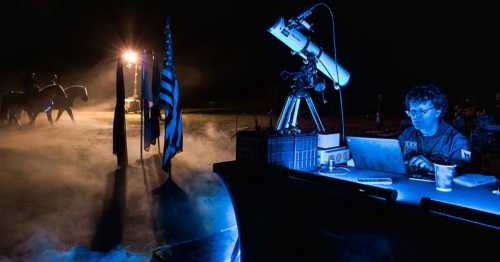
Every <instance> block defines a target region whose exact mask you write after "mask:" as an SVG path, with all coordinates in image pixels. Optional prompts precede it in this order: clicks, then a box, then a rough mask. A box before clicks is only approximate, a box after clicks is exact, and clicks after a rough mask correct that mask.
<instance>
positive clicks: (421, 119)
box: [399, 84, 471, 171]
mask: <svg viewBox="0 0 500 262" xmlns="http://www.w3.org/2000/svg"><path fill="white" fill-rule="evenodd" d="M405 105H406V108H407V110H406V114H407V115H408V116H409V117H410V119H411V122H412V125H413V126H411V127H408V128H406V129H405V130H404V131H403V132H402V133H401V135H400V136H399V143H400V145H401V148H402V151H403V156H404V159H405V161H407V163H408V166H409V167H410V170H421V171H433V170H434V166H433V163H436V162H448V163H449V162H451V163H454V164H457V166H459V167H462V166H463V165H464V164H465V163H467V162H470V159H471V153H470V150H471V149H470V143H469V141H468V140H467V138H466V137H465V136H463V135H462V134H461V133H460V132H458V131H456V130H455V129H453V127H452V126H451V125H449V124H448V123H446V122H445V121H444V120H443V116H444V115H445V113H446V109H447V105H448V101H447V98H446V95H445V94H444V92H443V91H442V90H441V89H440V88H439V87H437V86H436V85H433V84H429V85H423V86H416V87H414V88H412V89H411V90H410V91H408V93H407V94H406V96H405Z"/></svg>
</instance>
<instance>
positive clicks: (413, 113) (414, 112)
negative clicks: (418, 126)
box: [405, 107, 434, 116]
mask: <svg viewBox="0 0 500 262" xmlns="http://www.w3.org/2000/svg"><path fill="white" fill-rule="evenodd" d="M433 108H434V107H429V108H427V109H422V110H415V109H412V110H405V112H406V114H407V115H408V116H416V115H425V114H427V113H428V112H429V111H431V110H432V109H433Z"/></svg>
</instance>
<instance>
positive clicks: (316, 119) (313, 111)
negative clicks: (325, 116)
mask: <svg viewBox="0 0 500 262" xmlns="http://www.w3.org/2000/svg"><path fill="white" fill-rule="evenodd" d="M305 98H306V102H307V106H309V111H311V115H312V117H313V120H314V123H315V124H316V129H317V130H318V132H320V133H325V127H324V126H323V123H322V122H321V119H320V118H319V115H318V111H316V107H315V106H314V102H313V101H312V99H311V97H310V96H309V95H306V96H305Z"/></svg>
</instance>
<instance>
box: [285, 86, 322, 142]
mask: <svg viewBox="0 0 500 262" xmlns="http://www.w3.org/2000/svg"><path fill="white" fill-rule="evenodd" d="M302 98H304V99H305V100H306V103H307V106H308V107H309V111H310V112H311V115H312V117H313V120H314V123H315V124H316V129H317V130H318V132H319V133H325V127H324V126H323V123H322V122H321V119H320V118H319V115H318V111H316V107H315V106H314V103H313V101H312V98H311V96H310V95H309V92H307V90H305V89H304V88H297V89H293V90H292V91H291V92H290V94H289V95H288V96H287V98H286V101H285V105H284V106H283V109H282V110H281V114H280V117H279V119H278V124H277V126H276V130H277V131H280V132H282V131H285V132H288V131H289V132H295V133H298V132H300V130H299V129H298V128H297V115H298V113H299V106H300V101H301V99H302Z"/></svg>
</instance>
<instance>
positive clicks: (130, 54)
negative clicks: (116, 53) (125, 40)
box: [123, 50, 138, 64]
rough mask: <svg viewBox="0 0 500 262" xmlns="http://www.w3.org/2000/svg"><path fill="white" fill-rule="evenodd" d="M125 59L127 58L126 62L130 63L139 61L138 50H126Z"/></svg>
mask: <svg viewBox="0 0 500 262" xmlns="http://www.w3.org/2000/svg"><path fill="white" fill-rule="evenodd" d="M123 60H125V62H126V63H128V64H135V63H137V60H138V56H137V52H135V51H132V50H127V51H125V53H123Z"/></svg>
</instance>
